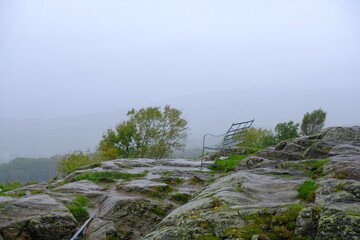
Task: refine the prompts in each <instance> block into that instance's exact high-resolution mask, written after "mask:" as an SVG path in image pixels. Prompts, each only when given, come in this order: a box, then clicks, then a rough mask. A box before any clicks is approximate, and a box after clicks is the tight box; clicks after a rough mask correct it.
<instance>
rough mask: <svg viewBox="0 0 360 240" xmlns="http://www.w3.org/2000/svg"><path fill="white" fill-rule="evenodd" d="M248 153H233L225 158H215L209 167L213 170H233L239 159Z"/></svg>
mask: <svg viewBox="0 0 360 240" xmlns="http://www.w3.org/2000/svg"><path fill="white" fill-rule="evenodd" d="M249 156H250V155H249V154H242V155H233V156H230V157H229V158H227V159H224V160H222V159H217V160H215V164H214V165H210V166H209V169H211V170H213V171H215V172H230V171H234V170H235V167H236V166H237V165H238V164H239V163H240V161H241V160H243V159H245V158H247V157H249Z"/></svg>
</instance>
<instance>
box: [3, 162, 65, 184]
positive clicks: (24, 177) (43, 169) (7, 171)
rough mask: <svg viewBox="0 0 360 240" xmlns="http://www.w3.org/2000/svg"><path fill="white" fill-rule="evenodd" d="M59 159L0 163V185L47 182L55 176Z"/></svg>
mask: <svg viewBox="0 0 360 240" xmlns="http://www.w3.org/2000/svg"><path fill="white" fill-rule="evenodd" d="M61 157H62V156H61V155H55V156H53V157H51V158H15V159H14V160H12V161H10V162H8V163H0V183H3V184H4V183H7V182H22V183H25V182H31V181H35V182H43V181H48V180H50V179H51V178H53V177H54V176H55V175H56V174H57V163H58V161H59V160H60V159H61Z"/></svg>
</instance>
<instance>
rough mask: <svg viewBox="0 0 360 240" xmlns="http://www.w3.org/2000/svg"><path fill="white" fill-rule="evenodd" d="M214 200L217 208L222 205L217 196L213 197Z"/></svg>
mask: <svg viewBox="0 0 360 240" xmlns="http://www.w3.org/2000/svg"><path fill="white" fill-rule="evenodd" d="M212 201H213V203H214V208H217V207H220V206H221V201H220V199H218V198H217V197H212Z"/></svg>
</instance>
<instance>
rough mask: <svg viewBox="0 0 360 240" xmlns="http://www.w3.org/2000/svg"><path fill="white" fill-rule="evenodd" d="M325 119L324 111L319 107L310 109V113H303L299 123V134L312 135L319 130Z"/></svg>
mask: <svg viewBox="0 0 360 240" xmlns="http://www.w3.org/2000/svg"><path fill="white" fill-rule="evenodd" d="M325 120H326V112H325V111H323V110H322V109H321V108H320V109H317V110H314V111H312V112H311V113H308V112H307V113H305V115H304V118H303V120H302V123H301V134H302V135H312V134H315V133H318V132H320V130H321V129H322V128H323V127H324V124H325Z"/></svg>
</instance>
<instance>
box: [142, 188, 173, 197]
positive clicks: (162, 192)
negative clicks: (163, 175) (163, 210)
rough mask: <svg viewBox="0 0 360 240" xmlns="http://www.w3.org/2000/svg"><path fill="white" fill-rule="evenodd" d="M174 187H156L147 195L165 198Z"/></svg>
mask: <svg viewBox="0 0 360 240" xmlns="http://www.w3.org/2000/svg"><path fill="white" fill-rule="evenodd" d="M172 191H173V189H172V187H170V186H166V187H156V188H154V189H153V191H151V192H149V193H148V194H147V195H148V196H149V197H152V198H159V199H164V198H165V197H166V196H167V195H169V193H170V192H172Z"/></svg>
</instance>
